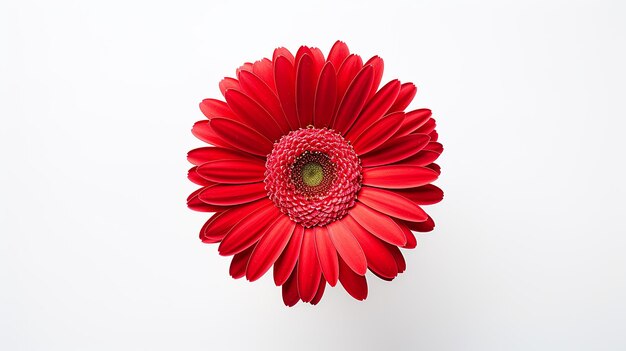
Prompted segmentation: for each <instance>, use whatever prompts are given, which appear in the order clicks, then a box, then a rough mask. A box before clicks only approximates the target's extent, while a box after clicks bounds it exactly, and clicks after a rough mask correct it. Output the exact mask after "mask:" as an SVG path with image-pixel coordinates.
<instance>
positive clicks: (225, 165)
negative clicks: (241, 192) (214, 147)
mask: <svg viewBox="0 0 626 351" xmlns="http://www.w3.org/2000/svg"><path fill="white" fill-rule="evenodd" d="M197 172H198V174H199V175H201V176H202V177H203V178H205V179H208V180H211V181H214V182H218V183H226V184H245V183H256V182H262V181H263V179H265V175H264V173H265V165H264V164H263V163H261V162H257V161H250V160H217V161H211V162H206V163H204V164H202V165H201V166H199V167H198V170H197Z"/></svg>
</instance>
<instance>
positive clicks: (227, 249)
mask: <svg viewBox="0 0 626 351" xmlns="http://www.w3.org/2000/svg"><path fill="white" fill-rule="evenodd" d="M279 215H282V214H281V213H280V212H279V211H278V209H277V208H276V207H275V206H266V207H261V208H259V209H257V210H256V211H254V212H251V213H250V214H248V215H247V216H245V217H244V218H243V219H242V220H241V221H240V222H239V223H237V225H235V226H234V227H233V228H232V229H231V231H230V232H228V234H227V235H226V237H224V240H222V243H221V244H220V246H219V247H218V248H217V251H218V252H219V253H220V255H222V256H230V255H234V254H236V253H239V252H241V251H243V250H245V249H247V248H249V247H250V246H252V245H254V243H256V242H257V241H258V240H259V238H260V237H261V235H263V233H264V232H265V229H266V228H267V226H268V225H269V224H270V223H272V222H274V220H276V218H278V216H279Z"/></svg>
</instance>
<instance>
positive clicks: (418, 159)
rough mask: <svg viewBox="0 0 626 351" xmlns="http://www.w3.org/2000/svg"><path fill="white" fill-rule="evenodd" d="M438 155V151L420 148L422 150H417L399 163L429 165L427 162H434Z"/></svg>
mask: <svg viewBox="0 0 626 351" xmlns="http://www.w3.org/2000/svg"><path fill="white" fill-rule="evenodd" d="M415 135H421V134H415ZM440 155H441V154H439V153H437V152H435V151H431V150H422V151H420V152H418V153H417V154H415V155H413V156H411V157H409V158H407V159H406V160H403V161H402V162H400V163H399V164H403V165H414V166H426V165H429V164H431V163H433V162H435V160H437V158H439V156H440Z"/></svg>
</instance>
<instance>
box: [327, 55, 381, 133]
mask: <svg viewBox="0 0 626 351" xmlns="http://www.w3.org/2000/svg"><path fill="white" fill-rule="evenodd" d="M373 79H374V70H373V68H372V66H365V67H363V69H362V70H361V71H360V72H359V73H358V74H357V76H356V77H355V78H354V80H353V81H352V83H350V86H349V87H348V89H347V90H346V94H345V96H344V97H343V99H342V100H341V102H340V103H339V109H338V110H337V115H336V116H335V121H334V124H333V125H334V129H335V130H336V131H338V132H341V133H342V134H345V133H346V132H347V131H348V129H349V128H350V127H352V124H354V121H355V120H356V119H357V117H358V116H359V113H361V110H362V109H363V106H365V103H366V102H367V98H368V95H369V91H370V89H371V87H372V80H373Z"/></svg>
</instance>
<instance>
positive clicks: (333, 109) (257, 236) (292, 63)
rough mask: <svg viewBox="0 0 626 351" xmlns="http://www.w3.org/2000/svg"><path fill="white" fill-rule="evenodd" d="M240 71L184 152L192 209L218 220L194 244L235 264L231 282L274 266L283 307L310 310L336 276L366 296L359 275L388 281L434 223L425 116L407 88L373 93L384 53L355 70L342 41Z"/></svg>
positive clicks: (206, 104)
mask: <svg viewBox="0 0 626 351" xmlns="http://www.w3.org/2000/svg"><path fill="white" fill-rule="evenodd" d="M236 73H237V78H236V79H235V78H224V80H222V81H221V82H220V84H219V86H220V90H221V92H222V94H223V96H224V99H225V101H222V100H217V99H205V100H203V101H202V102H201V103H200V109H201V111H202V112H203V114H204V115H205V116H206V117H207V120H203V121H199V122H197V123H196V124H194V126H193V129H192V132H193V134H194V135H195V136H196V137H198V138H199V139H200V140H202V141H204V142H206V143H208V144H211V145H212V146H207V147H201V148H198V149H194V150H192V151H190V152H189V154H188V159H189V161H190V162H191V163H192V164H194V167H193V168H191V169H190V170H189V173H188V176H189V179H190V180H191V181H193V182H194V183H196V184H198V185H200V186H201V188H200V189H198V190H196V191H194V192H193V193H192V194H191V195H190V196H189V198H188V199H187V204H188V206H189V207H190V208H191V209H194V210H197V211H204V212H215V213H214V214H213V215H212V216H211V218H209V220H208V221H207V222H206V224H205V225H204V226H203V227H202V229H201V231H200V239H201V240H202V241H203V242H206V243H220V245H219V249H218V251H219V253H220V254H221V255H225V256H233V259H232V262H231V267H230V274H231V275H232V276H233V277H234V278H241V277H243V276H246V278H247V279H248V280H250V281H254V280H256V279H259V278H260V277H261V276H263V275H264V274H265V273H266V272H267V271H268V270H269V269H270V268H271V267H272V266H273V267H274V268H273V275H274V281H275V283H276V285H278V286H282V292H283V301H284V302H285V304H286V305H288V306H293V305H294V304H296V303H297V302H298V301H300V300H302V301H304V302H310V303H312V304H316V303H318V302H319V301H320V299H321V298H322V295H323V293H324V289H325V287H326V283H328V284H329V285H331V286H335V284H336V283H337V281H339V282H341V284H342V285H343V287H344V288H345V289H346V291H347V292H348V293H349V294H350V295H352V296H353V297H354V298H356V299H358V300H363V299H365V298H366V297H367V282H366V278H365V274H366V272H367V270H368V269H369V270H370V271H371V272H372V273H374V274H375V275H376V276H378V277H380V278H382V279H385V280H392V279H393V278H395V277H396V276H397V275H398V274H399V273H402V272H403V271H404V269H405V268H406V264H405V261H404V258H403V256H402V253H401V251H400V249H399V248H407V249H410V248H415V247H416V246H417V240H416V238H415V236H414V234H413V231H418V232H426V231H431V230H432V229H433V228H434V225H435V224H434V222H433V220H432V218H431V217H430V216H428V215H427V214H426V212H424V210H423V209H422V208H421V206H422V205H430V204H434V203H437V202H439V201H441V199H442V198H443V192H442V191H441V190H440V189H439V188H438V187H436V186H435V185H432V184H431V183H432V182H433V181H434V180H436V179H437V178H438V176H439V173H440V168H439V166H438V165H437V164H436V163H434V161H435V160H436V159H437V158H438V157H439V155H440V154H441V152H442V151H443V147H442V146H441V144H440V143H438V142H437V139H438V135H437V132H436V131H435V121H434V119H432V118H431V112H430V110H427V109H417V110H412V111H405V109H406V108H407V107H408V105H409V104H410V102H411V101H412V99H413V97H414V96H415V93H416V88H415V86H414V85H413V84H412V83H404V84H401V83H400V82H399V81H398V80H392V81H390V82H388V83H387V84H385V85H384V86H383V87H381V88H380V89H379V85H380V82H381V80H382V74H383V61H382V59H381V58H379V57H378V56H374V57H372V58H371V59H370V60H368V61H367V62H365V63H363V61H362V60H361V58H360V57H359V56H358V55H355V54H350V52H349V50H348V47H347V46H346V45H345V44H344V43H343V42H340V41H338V42H336V43H335V45H334V46H333V47H332V48H331V50H330V52H329V54H328V56H327V57H324V55H323V54H322V52H321V51H320V50H319V49H317V48H310V47H306V46H303V47H301V48H300V49H299V50H298V51H297V52H296V54H295V56H294V55H293V54H292V53H291V52H289V51H288V50H287V49H284V48H278V49H276V50H275V51H274V55H273V57H272V59H271V60H270V59H262V60H260V61H257V62H255V63H246V64H244V65H243V66H241V67H240V68H239V69H238V70H237V72H236Z"/></svg>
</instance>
